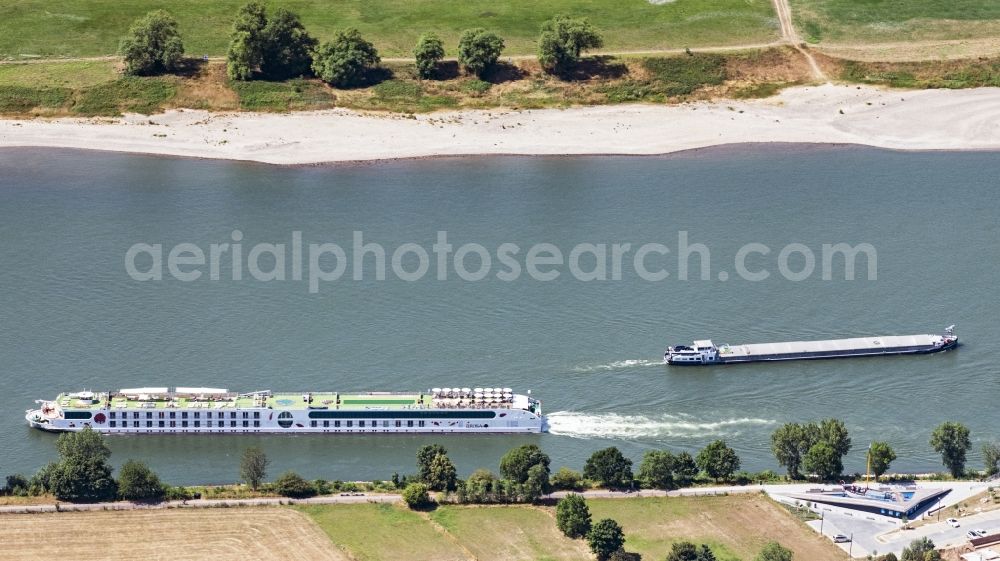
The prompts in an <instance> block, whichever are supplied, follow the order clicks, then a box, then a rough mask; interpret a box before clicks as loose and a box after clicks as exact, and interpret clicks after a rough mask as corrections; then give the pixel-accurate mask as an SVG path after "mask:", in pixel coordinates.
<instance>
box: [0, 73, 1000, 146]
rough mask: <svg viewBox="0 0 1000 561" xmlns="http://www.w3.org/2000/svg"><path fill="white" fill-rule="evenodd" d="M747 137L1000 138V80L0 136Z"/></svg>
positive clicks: (178, 120) (13, 127)
mask: <svg viewBox="0 0 1000 561" xmlns="http://www.w3.org/2000/svg"><path fill="white" fill-rule="evenodd" d="M746 142H811V143H854V144H866V145H871V146H879V147H885V148H896V149H913V150H942V149H963V150H983V149H992V150H997V149H1000V88H982V89H972V90H923V91H904V90H883V89H876V88H869V87H862V88H860V89H859V88H858V87H857V86H845V85H823V86H815V87H799V88H792V89H789V90H785V91H784V92H783V93H782V94H781V95H779V96H776V97H773V98H769V99H764V100H751V101H733V100H724V101H718V102H714V103H709V102H698V103H688V104H683V105H675V106H653V105H618V106H601V107H581V108H573V109H563V110H559V109H550V110H530V111H528V110H520V111H518V110H506V111H499V110H492V111H468V112H448V113H433V114H428V115H417V116H416V117H409V116H403V115H369V114H363V113H357V112H354V111H348V110H329V111H315V112H302V113H292V114H255V113H230V114H210V113H206V112H204V111H194V110H177V111H170V112H167V113H165V114H161V115H154V116H151V117H146V116H140V115H128V116H126V117H123V118H120V119H104V120H98V119H51V120H49V119H34V120H0V147H13V146H37V147H58V148H85V149H99V150H111V151H121V152H136V153H149V154H166V155H178V156H194V157H203V158H220V159H236V160H252V161H259V162H267V163H273V164H308V163H320V162H342V161H356V160H378V159H388V158H412V157H426V156H451V155H467V154H663V153H668V152H675V151H679V150H687V149H692V148H701V147H705V146H713V145H719V144H732V143H746Z"/></svg>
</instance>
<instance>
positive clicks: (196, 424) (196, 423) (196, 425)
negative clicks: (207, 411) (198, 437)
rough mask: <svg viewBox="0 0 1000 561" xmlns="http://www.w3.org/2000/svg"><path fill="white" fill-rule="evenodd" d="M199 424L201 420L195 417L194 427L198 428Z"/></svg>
mask: <svg viewBox="0 0 1000 561" xmlns="http://www.w3.org/2000/svg"><path fill="white" fill-rule="evenodd" d="M200 426H201V421H199V420H197V419H196V420H195V422H194V428H198V427H200Z"/></svg>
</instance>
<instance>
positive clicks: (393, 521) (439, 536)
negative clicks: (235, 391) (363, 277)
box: [295, 495, 847, 561]
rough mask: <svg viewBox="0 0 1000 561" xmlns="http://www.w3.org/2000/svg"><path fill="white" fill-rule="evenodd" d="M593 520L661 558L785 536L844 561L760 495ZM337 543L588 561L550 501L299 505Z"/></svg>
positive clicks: (618, 509)
mask: <svg viewBox="0 0 1000 561" xmlns="http://www.w3.org/2000/svg"><path fill="white" fill-rule="evenodd" d="M587 504H588V505H589V506H590V510H591V513H592V515H593V519H594V520H595V521H596V520H598V519H601V518H613V519H615V520H617V521H618V522H619V523H620V524H621V525H622V527H623V528H624V530H625V536H626V540H627V541H626V543H625V548H626V549H627V550H628V551H634V552H637V553H640V554H642V558H643V559H652V560H657V559H663V558H665V557H666V556H667V553H668V552H669V551H670V545H671V544H672V543H674V542H675V541H678V540H691V541H695V542H698V543H707V544H709V545H710V547H711V548H712V550H713V551H714V552H715V555H716V557H717V558H718V559H719V560H720V561H738V560H744V561H746V560H749V559H753V558H754V556H756V555H757V553H758V552H759V551H760V549H761V547H763V545H764V544H765V543H767V542H768V541H771V540H776V541H779V542H781V543H782V544H783V545H785V546H786V547H788V548H789V549H791V550H792V551H793V552H794V553H795V558H796V559H802V560H808V561H846V559H847V556H846V554H844V552H842V551H841V550H839V549H838V548H837V547H836V546H834V545H833V544H832V543H830V540H829V539H827V538H824V537H822V536H819V535H817V534H816V533H815V532H813V531H812V530H810V529H809V528H807V527H806V525H805V524H803V523H802V522H801V521H799V520H798V519H796V518H795V517H794V516H792V515H791V514H790V513H789V512H788V511H787V510H785V509H784V508H782V507H781V506H779V505H778V504H776V503H774V502H772V501H771V500H769V499H767V498H766V497H764V496H762V495H737V496H728V497H726V496H723V497H684V498H648V499H595V500H588V501H587ZM295 508H297V509H299V510H301V511H302V512H304V513H306V514H307V515H309V516H310V517H311V518H312V519H313V520H314V521H315V522H316V523H317V524H319V526H320V527H321V528H322V529H323V530H324V531H325V532H326V533H327V534H328V535H329V536H330V537H331V539H332V540H333V542H334V543H335V544H337V546H338V547H339V548H340V549H341V550H343V551H344V552H345V553H347V554H348V555H349V556H351V557H352V558H354V559H358V560H362V561H369V560H371V561H374V560H385V561H395V560H398V559H407V560H408V561H445V560H452V559H489V560H491V561H570V560H577V559H580V560H584V559H592V556H591V555H590V554H589V552H588V550H587V546H586V543H585V542H584V541H583V540H570V539H569V538H567V537H565V536H563V535H562V534H561V533H560V532H559V531H558V530H557V528H556V523H555V509H554V508H553V507H533V506H526V505H508V506H456V505H444V506H439V507H438V508H437V509H435V510H433V511H431V512H428V513H415V512H411V511H408V510H406V509H405V507H403V506H401V505H395V506H392V505H376V504H360V505H315V506H307V507H295Z"/></svg>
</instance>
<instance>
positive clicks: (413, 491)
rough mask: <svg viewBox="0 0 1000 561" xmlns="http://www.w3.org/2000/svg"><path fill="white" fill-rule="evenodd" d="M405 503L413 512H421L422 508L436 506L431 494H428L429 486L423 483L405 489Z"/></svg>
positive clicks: (413, 484)
mask: <svg viewBox="0 0 1000 561" xmlns="http://www.w3.org/2000/svg"><path fill="white" fill-rule="evenodd" d="M403 501H404V502H406V506H408V507H410V508H411V509H413V510H419V509H422V508H427V507H429V506H431V505H432V504H434V502H433V501H431V496H430V493H428V489H427V485H424V484H423V483H410V484H409V485H407V486H406V489H403Z"/></svg>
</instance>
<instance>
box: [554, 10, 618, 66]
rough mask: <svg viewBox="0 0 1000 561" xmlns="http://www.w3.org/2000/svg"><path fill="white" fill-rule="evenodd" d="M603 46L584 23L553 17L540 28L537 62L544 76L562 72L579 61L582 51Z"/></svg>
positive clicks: (582, 21) (600, 39)
mask: <svg viewBox="0 0 1000 561" xmlns="http://www.w3.org/2000/svg"><path fill="white" fill-rule="evenodd" d="M603 45H604V39H602V38H601V34H600V33H598V32H597V29H595V28H594V26H592V25H591V24H590V22H589V21H587V20H586V19H576V18H570V17H566V16H556V17H554V18H552V19H550V20H548V21H546V22H545V23H543V24H542V34H541V35H540V36H539V37H538V62H539V63H541V65H542V68H544V69H545V70H546V71H548V72H564V71H566V70H567V69H569V67H571V66H572V65H574V64H576V63H577V61H579V60H580V52H581V51H582V50H583V49H594V48H598V47H601V46H603Z"/></svg>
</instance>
